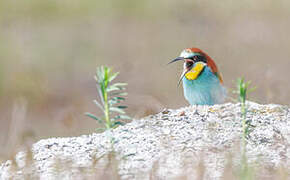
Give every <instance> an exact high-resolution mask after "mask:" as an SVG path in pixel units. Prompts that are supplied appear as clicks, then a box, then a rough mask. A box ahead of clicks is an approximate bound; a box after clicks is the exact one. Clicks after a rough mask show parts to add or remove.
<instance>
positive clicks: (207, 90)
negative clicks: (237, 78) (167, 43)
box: [170, 48, 226, 105]
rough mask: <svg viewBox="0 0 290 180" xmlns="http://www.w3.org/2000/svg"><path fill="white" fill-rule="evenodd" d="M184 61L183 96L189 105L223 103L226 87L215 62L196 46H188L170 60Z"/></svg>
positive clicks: (181, 78) (182, 76) (181, 79)
mask: <svg viewBox="0 0 290 180" xmlns="http://www.w3.org/2000/svg"><path fill="white" fill-rule="evenodd" d="M181 60H182V61H184V65H183V73H182V75H181V77H180V80H179V83H180V81H183V90H184V97H185V99H186V100H187V101H188V102H189V103H190V104H191V105H213V104H220V103H223V102H224V100H225V97H226V89H225V88H224V86H223V80H222V77H221V74H220V73H219V71H218V69H217V66H216V64H215V62H214V61H213V60H212V58H210V57H209V56H208V55H207V54H206V53H204V52H203V51H202V50H200V49H198V48H188V49H185V50H183V51H182V52H181V54H180V56H179V57H177V58H176V59H174V60H172V61H171V62H170V63H173V62H176V61H181Z"/></svg>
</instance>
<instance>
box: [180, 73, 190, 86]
mask: <svg viewBox="0 0 290 180" xmlns="http://www.w3.org/2000/svg"><path fill="white" fill-rule="evenodd" d="M190 70H191V69H184V70H183V72H182V74H181V76H180V79H179V81H178V86H179V85H180V83H181V81H182V79H183V78H184V76H185V74H186V73H188V72H189V71H190Z"/></svg>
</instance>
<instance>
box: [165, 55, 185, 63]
mask: <svg viewBox="0 0 290 180" xmlns="http://www.w3.org/2000/svg"><path fill="white" fill-rule="evenodd" d="M181 60H184V57H177V58H175V59H173V60H172V61H170V62H169V63H168V64H171V63H174V62H176V61H181Z"/></svg>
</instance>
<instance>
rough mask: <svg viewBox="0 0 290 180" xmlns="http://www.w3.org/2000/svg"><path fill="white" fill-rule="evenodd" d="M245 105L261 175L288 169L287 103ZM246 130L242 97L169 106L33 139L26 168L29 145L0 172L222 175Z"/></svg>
mask: <svg viewBox="0 0 290 180" xmlns="http://www.w3.org/2000/svg"><path fill="white" fill-rule="evenodd" d="M247 107H248V113H247V120H248V121H250V123H251V126H250V129H249V135H248V138H247V146H246V150H247V157H248V162H249V163H252V164H254V165H255V167H261V168H260V170H261V171H260V172H263V173H259V177H268V176H271V172H268V173H267V171H263V168H264V169H265V168H266V169H277V168H283V169H284V171H285V173H286V174H287V173H288V174H289V167H290V114H289V108H288V107H286V106H281V105H273V104H269V105H259V104H256V103H253V102H247ZM241 136H242V123H241V118H240V104H232V103H227V104H221V105H214V106H209V107H208V106H198V107H197V108H196V107H195V106H191V107H184V108H180V109H177V110H172V109H166V110H164V111H162V112H160V113H159V114H156V115H151V116H149V117H145V118H143V119H138V120H133V121H132V122H131V123H128V124H126V125H124V126H120V127H118V128H116V129H114V130H112V131H106V132H104V133H101V134H91V135H84V136H80V137H70V138H51V139H44V140H41V141H39V142H37V143H35V144H34V145H33V147H32V150H31V154H32V155H31V157H33V158H31V159H32V162H31V163H30V166H31V167H30V169H29V171H25V169H26V170H27V169H28V168H27V166H29V165H25V163H26V162H27V159H28V158H27V154H29V153H30V152H20V153H18V155H17V157H16V162H14V161H7V162H6V163H3V164H2V165H0V179H8V178H11V177H13V178H15V179H23V178H25V177H27V176H29V177H30V178H40V179H88V178H96V177H98V178H100V179H101V178H102V179H103V178H104V177H107V176H112V174H113V173H115V175H114V176H118V174H119V175H120V178H122V179H150V178H152V177H153V178H154V177H156V178H158V179H169V178H175V177H184V176H186V177H188V179H195V178H197V177H200V176H204V178H205V179H220V178H221V177H225V176H226V175H227V173H228V172H227V171H228V169H227V168H228V167H227V166H228V164H229V163H231V167H233V168H237V167H239V164H240V163H241V154H242V153H241V148H240V144H241V143H240V142H241ZM26 164H27V163H26ZM31 164H32V165H31ZM262 167H263V168H262ZM256 169H257V168H256ZM117 172H118V173H117ZM115 178H116V177H115Z"/></svg>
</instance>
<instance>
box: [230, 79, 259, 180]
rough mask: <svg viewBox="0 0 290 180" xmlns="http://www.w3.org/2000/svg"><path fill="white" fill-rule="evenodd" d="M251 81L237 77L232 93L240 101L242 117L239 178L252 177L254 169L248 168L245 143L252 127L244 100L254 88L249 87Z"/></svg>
mask: <svg viewBox="0 0 290 180" xmlns="http://www.w3.org/2000/svg"><path fill="white" fill-rule="evenodd" d="M250 84H251V82H250V81H247V82H246V81H245V79H244V78H238V79H237V90H236V91H233V92H234V93H236V94H238V101H239V102H240V103H241V118H242V131H243V134H242V146H243V150H242V167H241V168H242V169H241V172H240V178H241V179H253V176H254V175H253V174H254V170H253V168H249V165H248V162H247V156H246V143H247V137H248V136H249V133H250V131H249V129H250V127H253V126H252V125H251V120H247V106H246V100H247V95H248V93H249V92H252V91H253V90H255V88H249V86H250Z"/></svg>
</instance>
